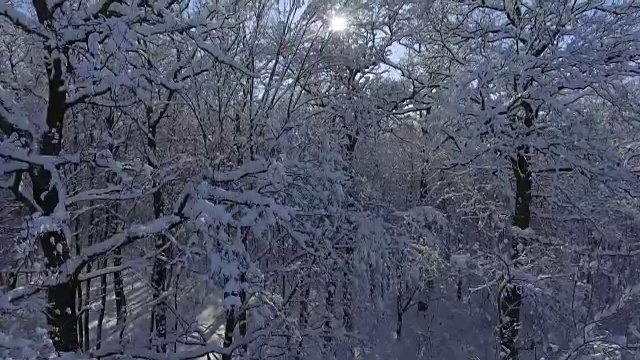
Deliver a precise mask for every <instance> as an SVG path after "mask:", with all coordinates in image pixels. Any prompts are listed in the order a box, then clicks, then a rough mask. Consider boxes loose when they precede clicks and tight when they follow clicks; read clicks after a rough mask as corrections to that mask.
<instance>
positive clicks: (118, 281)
mask: <svg viewBox="0 0 640 360" xmlns="http://www.w3.org/2000/svg"><path fill="white" fill-rule="evenodd" d="M120 265H122V249H120V247H118V248H116V249H115V250H114V251H113V266H114V267H118V266H120ZM113 292H114V295H115V298H116V318H117V326H118V329H119V331H120V335H119V336H120V338H122V334H123V333H124V328H125V326H126V323H127V299H126V297H125V294H124V281H123V279H122V272H121V271H115V272H114V273H113Z"/></svg>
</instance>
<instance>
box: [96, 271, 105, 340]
mask: <svg viewBox="0 0 640 360" xmlns="http://www.w3.org/2000/svg"><path fill="white" fill-rule="evenodd" d="M101 263H102V264H101V266H100V268H101V269H104V268H105V267H107V260H106V259H104V260H102V261H101ZM106 308H107V275H106V274H104V275H100V312H99V313H98V329H97V333H96V349H100V347H101V346H102V326H103V323H104V313H105V311H106Z"/></svg>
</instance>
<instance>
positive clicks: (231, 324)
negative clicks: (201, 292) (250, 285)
mask: <svg viewBox="0 0 640 360" xmlns="http://www.w3.org/2000/svg"><path fill="white" fill-rule="evenodd" d="M229 296H235V295H233V294H230V293H228V292H225V293H224V298H225V299H227V298H228V297H229ZM235 328H236V312H235V306H231V308H229V309H227V311H226V321H225V324H224V342H223V344H222V346H223V347H224V348H225V349H226V348H229V347H231V344H233V332H234V330H235ZM222 360H231V355H229V354H224V355H222Z"/></svg>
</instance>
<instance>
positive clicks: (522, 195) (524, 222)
mask: <svg viewBox="0 0 640 360" xmlns="http://www.w3.org/2000/svg"><path fill="white" fill-rule="evenodd" d="M522 108H523V109H524V111H525V116H524V118H523V119H517V120H518V121H523V123H524V125H525V126H526V127H527V128H530V127H531V126H533V119H534V113H533V109H532V108H531V106H530V104H529V103H527V102H524V101H523V102H522ZM528 156H529V147H528V146H520V147H519V148H518V153H517V155H516V158H515V159H513V158H512V159H511V167H512V170H513V175H514V178H515V182H516V193H515V210H514V214H513V225H514V226H516V227H518V228H519V229H521V230H525V229H527V228H528V227H529V223H530V221H531V184H532V183H531V169H530V168H529V160H528ZM525 246H526V240H525V239H522V238H520V237H515V238H513V239H512V242H511V252H512V254H511V258H512V260H513V266H514V267H516V268H517V267H519V266H520V258H521V257H522V256H523V254H524V250H525ZM521 307H522V292H521V289H520V288H519V287H518V286H517V285H516V284H513V283H512V282H508V283H507V284H505V288H504V289H503V290H502V294H501V298H500V303H499V316H500V319H499V326H498V330H499V339H500V348H501V351H500V354H501V355H500V359H501V360H518V359H519V348H518V337H519V333H520V326H521V322H520V309H521Z"/></svg>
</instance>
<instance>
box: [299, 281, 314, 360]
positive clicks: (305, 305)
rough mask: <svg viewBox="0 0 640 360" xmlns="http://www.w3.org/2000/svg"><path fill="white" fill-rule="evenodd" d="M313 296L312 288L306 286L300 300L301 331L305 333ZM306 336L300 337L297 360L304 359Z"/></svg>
mask: <svg viewBox="0 0 640 360" xmlns="http://www.w3.org/2000/svg"><path fill="white" fill-rule="evenodd" d="M310 295H311V287H310V286H305V289H304V291H303V292H302V298H301V299H300V330H301V331H305V330H306V329H307V324H308V323H309V302H308V300H309V296H310ZM303 341H304V336H301V337H300V341H299V342H298V349H297V350H296V360H300V359H302V349H303Z"/></svg>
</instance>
